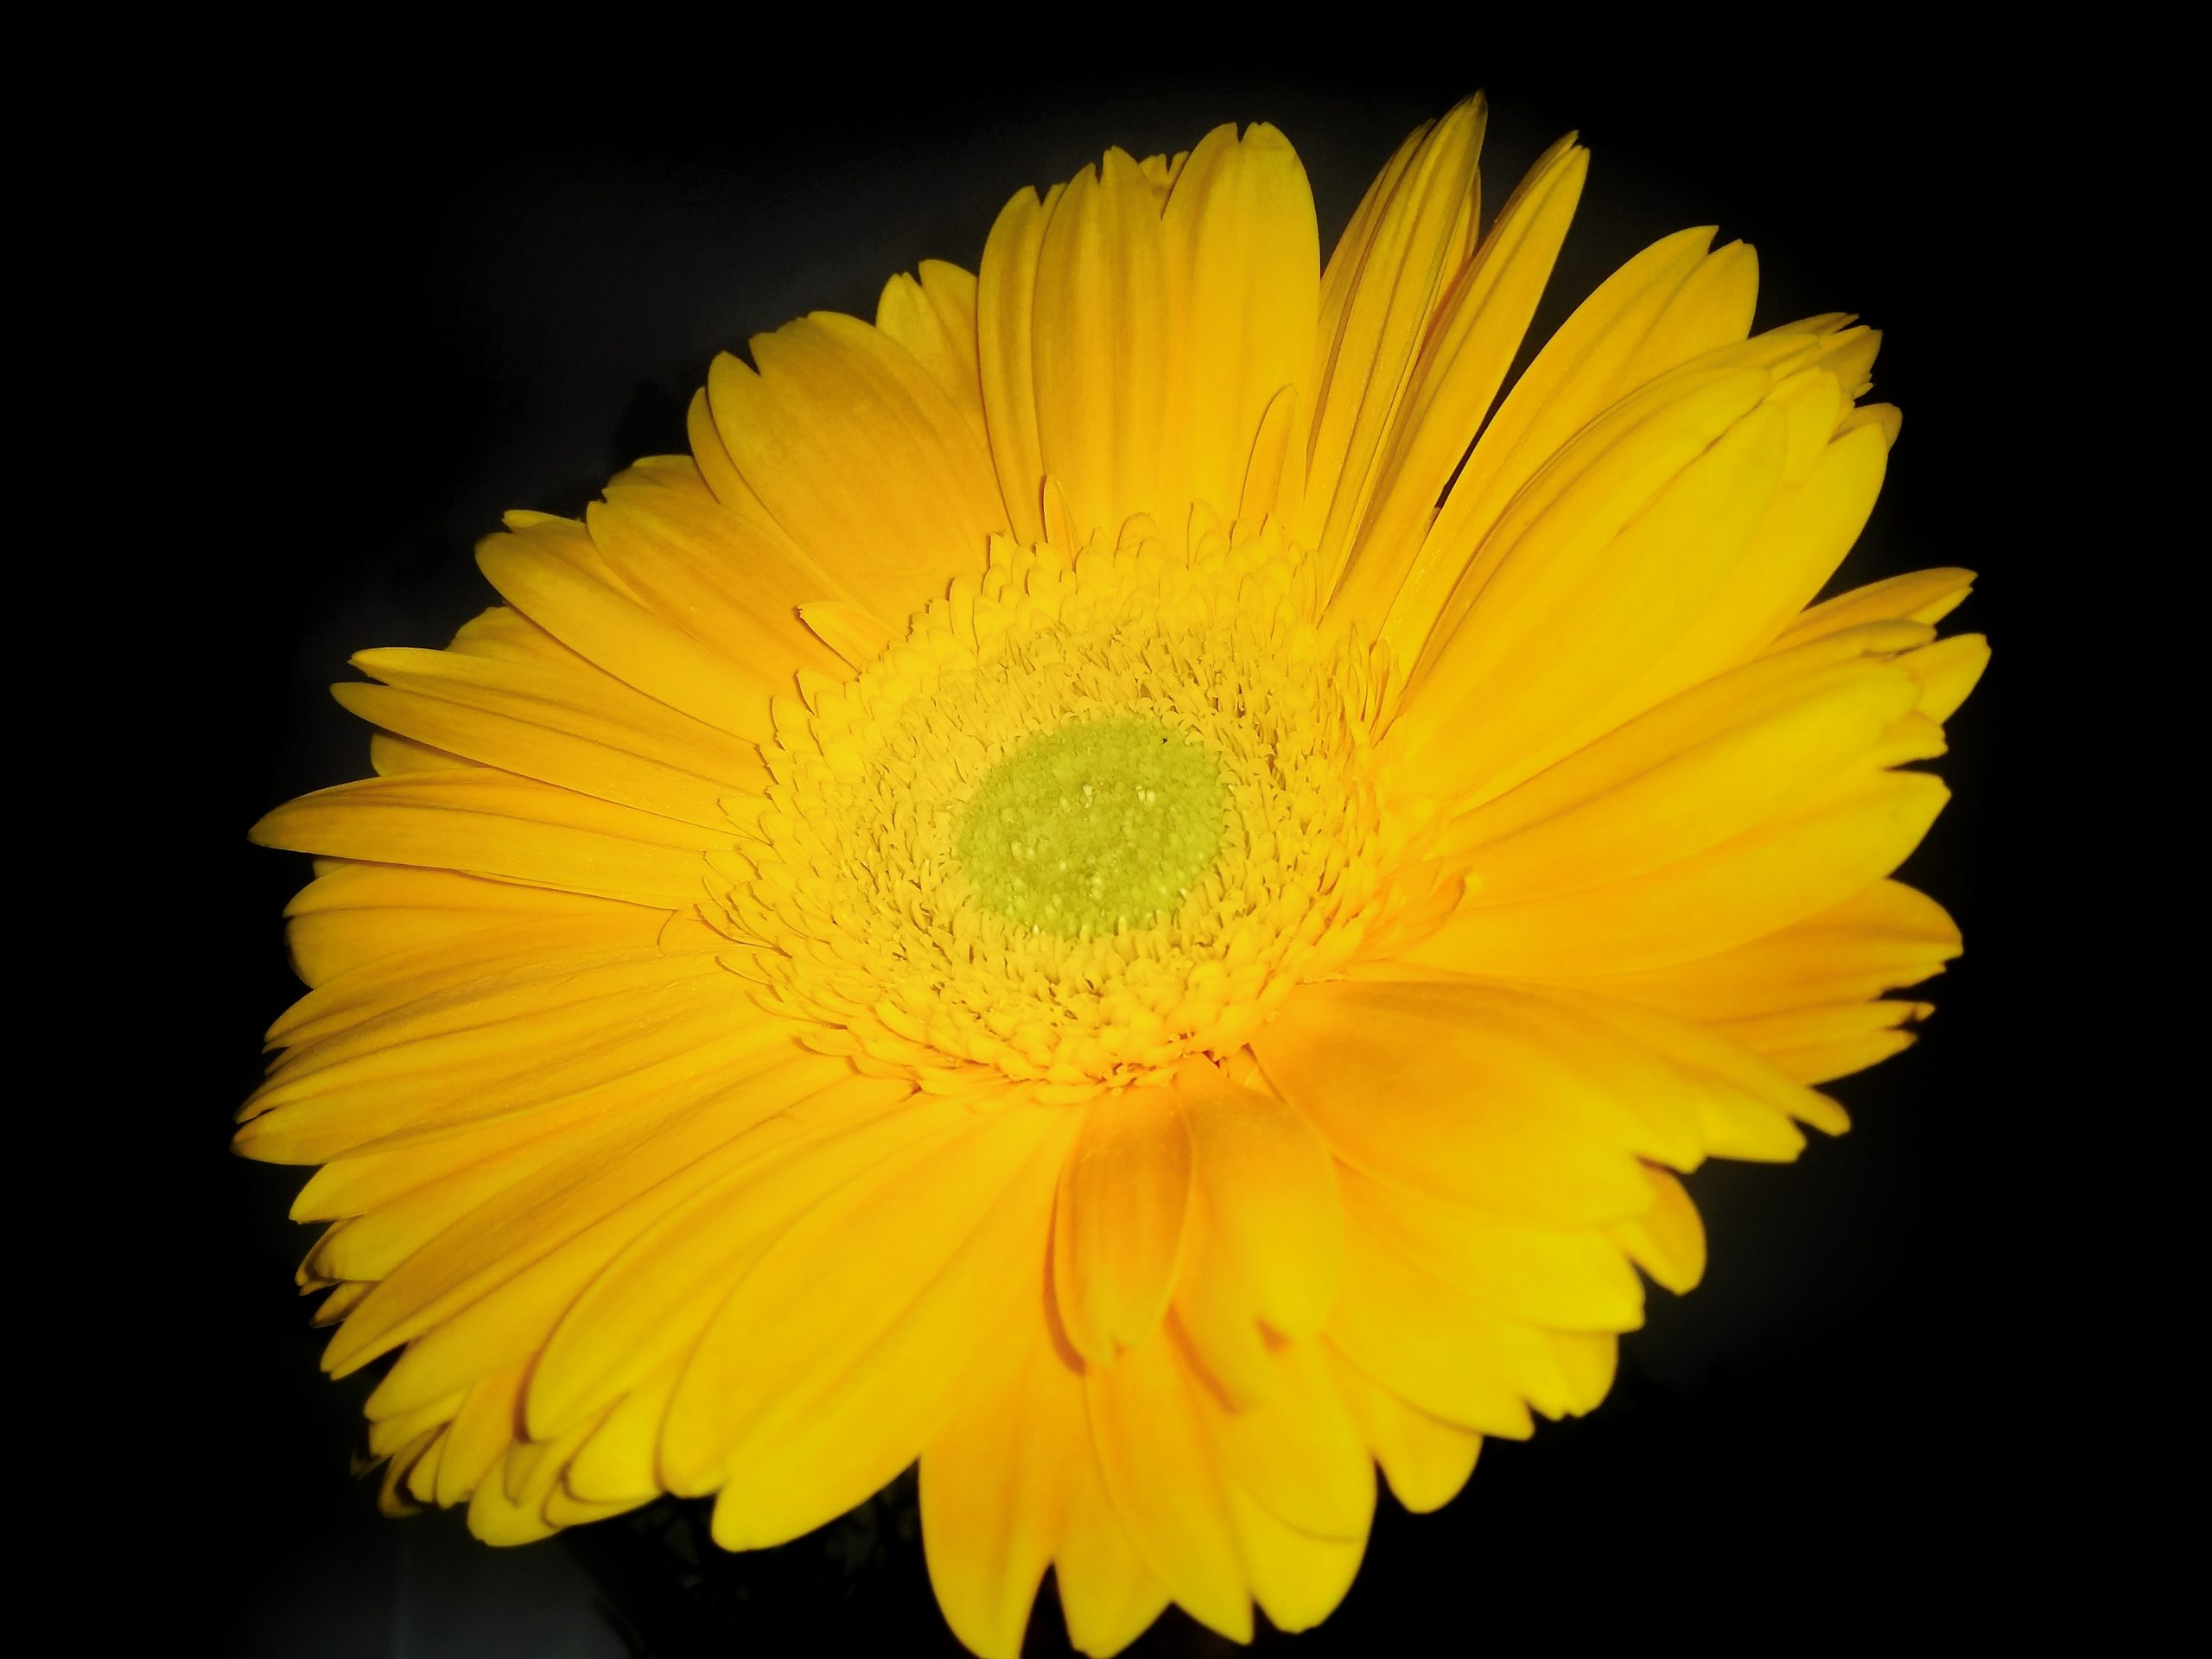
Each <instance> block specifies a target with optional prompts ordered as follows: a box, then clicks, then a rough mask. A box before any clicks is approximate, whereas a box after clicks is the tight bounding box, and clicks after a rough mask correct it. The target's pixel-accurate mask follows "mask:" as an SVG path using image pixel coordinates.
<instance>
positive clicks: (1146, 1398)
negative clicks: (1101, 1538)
mask: <svg viewBox="0 0 2212 1659" xmlns="http://www.w3.org/2000/svg"><path fill="white" fill-rule="evenodd" d="M1084 1383H1085V1385H1086V1395H1087V1397H1088V1400H1089V1403H1090V1433H1091V1443H1092V1445H1093V1446H1094V1447H1095V1448H1096V1452H1097V1455H1098V1467H1099V1470H1100V1472H1101V1473H1102V1474H1103V1476H1104V1478H1105V1484H1106V1490H1107V1491H1108V1493H1109V1495H1110V1496H1111V1497H1112V1498H1113V1500H1114V1510H1115V1513H1116V1514H1117V1515H1118V1516H1120V1517H1121V1519H1122V1525H1123V1526H1125V1527H1126V1528H1127V1529H1128V1535H1129V1539H1130V1541H1131V1542H1133V1543H1134V1544H1135V1546H1136V1549H1137V1553H1138V1554H1140V1555H1141V1556H1142V1557H1143V1558H1144V1560H1145V1564H1146V1565H1147V1567H1150V1568H1151V1569H1152V1571H1153V1573H1154V1575H1155V1576H1156V1577H1157V1578H1158V1579H1159V1580H1160V1583H1162V1584H1164V1585H1166V1586H1167V1592H1168V1593H1169V1594H1170V1595H1171V1596H1173V1598H1174V1599H1175V1601H1176V1603H1177V1605H1179V1606H1180V1607H1181V1608H1182V1609H1183V1611H1185V1612H1187V1613H1188V1614H1190V1615H1191V1617H1192V1618H1195V1619H1197V1620H1198V1623H1199V1624H1204V1625H1205V1626H1206V1627H1207V1628H1208V1629H1209V1630H1216V1631H1218V1632H1219V1633H1220V1634H1222V1635H1223V1636H1225V1637H1228V1638H1229V1639H1230V1641H1232V1642H1249V1641H1250V1640H1251V1639H1252V1604H1251V1599H1250V1597H1249V1594H1248V1592H1247V1591H1246V1589H1245V1580H1244V1567H1243V1560H1242V1558H1241V1557H1240V1555H1239V1554H1238V1552H1237V1548H1236V1532H1235V1529H1234V1527H1233V1524H1232V1523H1231V1522H1230V1517H1229V1512H1228V1508H1227V1503H1226V1500H1225V1499H1224V1497H1223V1495H1222V1491H1221V1481H1220V1477H1219V1475H1218V1473H1217V1471H1216V1470H1215V1468H1214V1464H1213V1453H1212V1451H1211V1446H1210V1445H1209V1444H1208V1441H1207V1438H1206V1433H1205V1425H1204V1423H1203V1422H1202V1421H1200V1419H1199V1417H1198V1402H1197V1401H1196V1400H1195V1399H1193V1398H1192V1388H1191V1383H1190V1380H1189V1378H1188V1376H1186V1375H1185V1371H1184V1370H1183V1367H1182V1365H1181V1364H1180V1363H1179V1360H1178V1359H1177V1357H1176V1353H1175V1349H1174V1345H1173V1342H1172V1341H1171V1339H1170V1336H1169V1334H1168V1332H1166V1331H1164V1330H1163V1331H1161V1332H1156V1333H1154V1337H1153V1339H1152V1340H1151V1341H1150V1342H1147V1343H1146V1344H1143V1345H1142V1346H1141V1347H1138V1348H1135V1349H1132V1350H1131V1351H1129V1352H1128V1353H1126V1354H1124V1355H1122V1357H1121V1358H1120V1359H1119V1360H1117V1361H1116V1363H1113V1364H1112V1365H1109V1366H1106V1367H1104V1368H1103V1369H1100V1368H1092V1369H1091V1370H1089V1371H1088V1372H1087V1373H1086V1375H1085V1376H1084Z"/></svg>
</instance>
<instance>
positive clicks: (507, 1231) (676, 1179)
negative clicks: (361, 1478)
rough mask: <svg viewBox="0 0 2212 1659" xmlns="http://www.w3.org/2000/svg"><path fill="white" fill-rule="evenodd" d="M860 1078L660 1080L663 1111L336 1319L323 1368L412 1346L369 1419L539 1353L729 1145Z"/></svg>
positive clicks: (560, 1166) (503, 1197)
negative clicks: (599, 1277)
mask: <svg viewBox="0 0 2212 1659" xmlns="http://www.w3.org/2000/svg"><path fill="white" fill-rule="evenodd" d="M850 1076H851V1073H850V1071H849V1070H847V1069H846V1068H845V1066H844V1065H843V1063H842V1061H839V1060H836V1059H835V1058H832V1057H830V1056H827V1055H816V1056H811V1057H808V1058H802V1059H798V1060H792V1061H788V1062H785V1064H783V1065H779V1066H777V1067H775V1068H774V1069H772V1070H771V1071H764V1072H761V1073H760V1074H759V1075H758V1076H755V1077H748V1078H745V1079H742V1080H741V1081H739V1082H736V1083H734V1084H731V1083H728V1082H725V1081H723V1080H721V1079H715V1080H714V1081H713V1082H712V1083H711V1084H709V1085H707V1086H705V1087H699V1086H697V1085H695V1086H694V1089H693V1090H692V1091H690V1092H688V1093H687V1092H684V1091H681V1090H677V1089H675V1088H672V1087H669V1086H667V1085H665V1084H664V1085H663V1086H662V1088H661V1089H660V1090H657V1091H655V1093H656V1094H657V1095H658V1099H657V1100H656V1102H655V1103H656V1104H657V1105H658V1106H660V1107H661V1108H662V1109H663V1110H664V1113H665V1117H662V1116H647V1117H646V1118H645V1122H642V1123H641V1124H640V1125H639V1127H638V1128H635V1129H633V1130H629V1131H628V1132H627V1133H626V1134H625V1132H624V1129H625V1127H626V1126H622V1125H620V1123H619V1122H618V1125H617V1127H616V1128H614V1129H613V1130H611V1131H610V1132H609V1133H608V1134H607V1135H604V1136H603V1137H594V1138H584V1137H579V1138H578V1140H577V1143H576V1144H575V1147H573V1148H572V1149H571V1152H570V1155H569V1156H568V1157H567V1158H565V1159H563V1160H560V1161H557V1162H556V1163H554V1164H551V1165H550V1166H547V1167H546V1168H545V1169H543V1170H542V1171H540V1172H538V1173H537V1174H535V1175H533V1176H532V1177H531V1178H530V1179H525V1180H523V1181H520V1182H518V1183H517V1184H516V1185H513V1186H512V1187H509V1188H508V1189H506V1190H505V1192H501V1193H499V1195H498V1196H497V1197H496V1198H493V1199H492V1200H491V1201H490V1202H489V1203H486V1204H485V1205H481V1206H480V1207H479V1208H478V1209H476V1210H474V1211H471V1212H470V1213H469V1214H468V1215H467V1217H464V1218H463V1220H462V1221H461V1222H460V1223H457V1224H454V1225H453V1226H449V1227H448V1228H446V1229H445V1230H443V1231H442V1232H440V1233H439V1234H438V1235H437V1236H435V1238H434V1239H432V1240H430V1241H429V1243H426V1244H425V1245H424V1246H423V1248H421V1249H417V1250H416V1252H415V1253H414V1254H413V1255H410V1256H409V1257H408V1258H407V1260H406V1261H405V1262H402V1263H401V1264H400V1265H399V1267H398V1268H396V1269H394V1270H393V1272H392V1274H391V1276H390V1277H389V1278H387V1279H385V1281H384V1282H383V1283H381V1284H380V1285H378V1287H377V1289H376V1291H375V1292H374V1293H373V1294H372V1295H371V1296H370V1297H369V1298H368V1299H367V1300H365V1301H364V1302H363V1303H362V1305H361V1306H360V1307H359V1310H357V1311H356V1312H355V1313H354V1314H353V1317H352V1318H351V1319H347V1320H346V1324H345V1325H342V1326H340V1330H339V1334H338V1336H337V1337H336V1338H334V1339H333V1341H332V1344H331V1348H330V1351H328V1352H327V1354H326V1355H325V1356H324V1363H325V1365H326V1366H327V1368H328V1369H330V1370H332V1371H334V1373H338V1374H341V1375H342V1374H343V1373H344V1372H346V1371H348V1370H353V1369H356V1368H358V1367H359V1366H360V1365H363V1364H365V1363H368V1361H369V1360H371V1359H372V1358H374V1357H376V1356H377V1355H378V1354H380V1353H385V1352H388V1351H390V1350H391V1348H393V1347H394V1346H396V1345H397V1344H401V1343H406V1344H409V1346H408V1349H407V1351H406V1352H405V1353H404V1354H403V1355H402V1356H401V1357H400V1358H399V1361H398V1363H396V1364H395V1365H394V1366H393V1367H392V1369H391V1370H390V1371H389V1372H387V1373H386V1374H385V1378H384V1381H383V1382H382V1383H378V1386H377V1390H376V1392H375V1393H374V1394H372V1395H371V1396H370V1401H369V1410H370V1414H371V1415H372V1416H388V1415H390V1414H392V1413H393V1412H396V1411H401V1410H404V1409H407V1408H410V1406H413V1405H416V1404H420V1403H421V1402H423V1401H425V1400H432V1399H437V1398H439V1397H441V1396H442V1395H446V1394H449V1393H451V1392H453V1391H454V1389H457V1388H461V1387H465V1386H467V1385H468V1384H470V1383H474V1382H475V1381H477V1380H478V1379H479V1378H480V1377H482V1376H488V1375H490V1374H491V1373H492V1372H493V1371H495V1370H499V1369H500V1368H501V1367H503V1366H505V1365H507V1364H510V1363H513V1362H514V1361H516V1360H518V1359H519V1358H522V1357H524V1356H526V1355H528V1354H531V1353H532V1352H534V1351H536V1350H537V1348H539V1347H540V1346H541V1345H542V1344H543V1343H544V1342H545V1340H546V1338H549V1337H550V1336H551V1334H552V1332H553V1329H554V1327H555V1325H557V1324H558V1323H559V1320H560V1317H561V1315H562V1314H563V1313H564V1312H566V1311H567V1309H568V1307H569V1305H570V1304H571V1303H573V1302H574V1301H575V1298H576V1296H577V1295H578V1294H579V1293H580V1292H582V1289H583V1288H584V1287H585V1286H586V1285H588V1284H589V1283H590V1282H591V1281H592V1279H593V1278H594V1276H595V1275H596V1274H598V1273H599V1272H600V1270H601V1269H602V1268H604V1267H605V1266H606V1265H607V1262H609V1261H610V1260H612V1259H613V1256H614V1255H617V1254H618V1253H619V1252H620V1250H621V1249H622V1248H623V1246H625V1245H626V1244H627V1243H629V1242H630V1240H631V1239H632V1238H634V1237H636V1236H637V1235H638V1234H639V1232H641V1231H642V1230H644V1229H645V1227H647V1226H648V1225H650V1224H652V1222H653V1221H654V1220H655V1219H656V1218H658V1216H659V1215H661V1214H662V1213H663V1212H664V1211H666V1210H667V1209H669V1208H671V1207H672V1206H674V1205H677V1204H678V1203H681V1202H682V1201H683V1198H685V1197H687V1196H688V1195H689V1194H690V1192H691V1191H693V1190H695V1188H696V1187H697V1186H699V1185H705V1184H706V1183H707V1182H708V1181H709V1180H711V1179H714V1178H715V1176H716V1175H717V1174H719V1173H721V1164H720V1163H718V1161H717V1160H718V1159H721V1158H731V1157H741V1156H742V1155H743V1154H742V1153H735V1154H733V1153H732V1151H731V1150H730V1149H731V1148H732V1147H733V1146H734V1144H735V1143H736V1142H738V1141H739V1140H740V1138H741V1136H742V1135H744V1134H745V1132H746V1131H747V1129H749V1128H753V1126H754V1125H756V1124H758V1123H760V1122H763V1121H764V1120H766V1119H768V1118H770V1117H772V1116H774V1115H775V1114H776V1113H778V1112H779V1111H781V1110H784V1109H788V1108H790V1107H791V1106H792V1105H794V1104H795V1103H798V1101H801V1100H804V1099H805V1098H806V1097H807V1096H810V1095H813V1094H815V1093H817V1091H819V1090H823V1089H826V1088H829V1087H830V1086H831V1085H832V1084H836V1082H838V1080H839V1079H840V1078H841V1077H843V1078H849V1077H850ZM687 1108H689V1109H687Z"/></svg>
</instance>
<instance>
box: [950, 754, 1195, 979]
mask: <svg viewBox="0 0 2212 1659" xmlns="http://www.w3.org/2000/svg"><path fill="white" fill-rule="evenodd" d="M1228 810H1229V793H1228V788H1227V785H1226V784H1225V783H1224V779H1223V778H1222V774H1221V768H1220V767H1219V766H1217V765H1216V764H1215V762H1214V760H1213V758H1212V756H1211V755H1210V754H1209V753H1207V752H1206V751H1205V749H1204V748H1203V747H1200V746H1199V745H1198V744H1197V743H1194V742H1192V741H1191V740H1190V739H1189V738H1187V737H1185V736H1184V735H1183V734H1181V733H1179V732H1176V731H1173V730H1171V729H1170V728H1168V727H1166V726H1165V725H1163V724H1161V723H1160V721H1158V720H1156V719H1154V718H1153V717H1152V716H1151V715H1146V714H1137V713H1117V714H1110V715H1105V716H1103V718H1098V719H1092V720H1084V721H1076V722H1074V723H1072V724H1070V725H1065V726H1062V727H1059V728H1057V729H1055V730H1052V731H1046V732H1039V733H1037V734H1033V736H1031V737H1029V738H1028V739H1027V740H1026V741H1023V742H1021V743H1020V745H1019V746H1017V747H1015V748H1014V751H1013V753H1010V754H1008V755H1007V756H1006V757H1005V758H1004V759H1003V760H1001V761H1000V762H999V763H998V764H997V765H996V766H993V767H992V768H991V769H990V771H989V772H986V773H985V774H984V775H983V778H982V781H981V782H979V783H978V784H977V785H976V792H975V794H974V795H973V796H972V797H971V798H969V803H968V805H967V808H966V810H964V811H963V813H962V815H961V817H960V822H959V825H958V828H957V830H956V831H955V838H954V846H955V851H956V855H957V857H958V859H959V861H960V867H961V869H962V872H963V874H965V875H966V876H967V878H968V880H969V886H970V887H971V888H972V889H973V891H974V893H975V896H976V901H977V902H978V903H979V904H981V905H982V906H984V907H985V908H986V909H988V910H989V911H991V912H994V913H995V914H996V915H999V916H1001V917H1003V918H1006V919H1007V921H1010V922H1014V923H1015V924H1017V925H1020V926H1023V927H1027V928H1028V929H1030V930H1031V931H1033V932H1040V933H1050V934H1052V935H1055V936H1057V937H1058V938H1088V937H1090V936H1092V935H1096V934H1107V933H1114V932H1117V931H1121V930H1122V929H1125V928H1130V927H1148V926H1150V925H1152V924H1153V923H1154V922H1155V921H1157V920H1159V919H1160V918H1162V917H1164V916H1168V915H1172V914H1173V912H1174V911H1175V909H1176V908H1177V906H1179V905H1180V904H1181V903H1182V900H1183V899H1184V896H1185V894H1187V893H1189V892H1190V889H1191V887H1192V883H1194V882H1195V881H1197V880H1198V879H1199V878H1200V877H1201V876H1203V875H1204V874H1205V872H1206V870H1207V869H1208V868H1210V867H1211V865H1212V863H1213V861H1214V858H1215V855H1217V853H1218V852H1219V851H1220V850H1221V838H1222V830H1223V827H1224V822H1223V821H1224V815H1225V814H1226V813H1227V811H1228Z"/></svg>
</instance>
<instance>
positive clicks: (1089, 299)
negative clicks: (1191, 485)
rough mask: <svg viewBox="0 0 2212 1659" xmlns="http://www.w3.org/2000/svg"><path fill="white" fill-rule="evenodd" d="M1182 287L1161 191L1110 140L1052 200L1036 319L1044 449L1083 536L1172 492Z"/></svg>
mask: <svg viewBox="0 0 2212 1659" xmlns="http://www.w3.org/2000/svg"><path fill="white" fill-rule="evenodd" d="M984 257H985V262H986V267H987V269H986V273H985V275H986V279H987V280H988V277H989V275H990V272H989V270H988V264H989V258H990V256H989V254H988V251H986V253H985V256H984ZM1178 300H1179V287H1178V284H1177V283H1176V282H1175V280H1174V278H1173V276H1172V275H1171V272H1170V270H1169V265H1168V258H1167V248H1166V235H1165V232H1164V231H1163V229H1162V226H1161V224H1160V202H1159V198H1158V197H1157V196H1156V195H1155V194H1154V191H1153V188H1152V186H1151V184H1150V183H1149V182H1148V181H1147V180H1146V178H1145V176H1144V174H1143V172H1142V170H1141V168H1139V167H1138V165H1137V163H1136V162H1135V160H1134V159H1133V158H1132V157H1131V156H1128V155H1127V154H1125V153H1124V152H1122V151H1121V150H1118V149H1114V150H1109V151H1108V152H1107V154H1106V158H1105V160H1104V162H1103V163H1101V165H1100V166H1099V167H1097V168H1084V171H1082V172H1081V173H1079V174H1077V175H1076V177H1075V178H1074V180H1073V181H1071V182H1070V183H1069V185H1068V187H1067V188H1066V190H1065V192H1064V193H1062V194H1060V195H1059V197H1058V200H1057V201H1056V202H1055V203H1054V204H1053V206H1052V210H1051V215H1050V219H1049V220H1048V222H1047V223H1046V226H1045V232H1044V237H1043V240H1042V243H1041V245H1039V249H1038V252H1037V276H1036V296H1035V302H1034V303H1035V309H1034V312H1033V316H1032V323H1031V327H1032V330H1033V340H1032V343H1031V363H1032V366H1033V372H1034V373H1035V376H1036V393H1035V396H1036V418H1037V434H1038V440H1039V455H1040V457H1041V460H1042V462H1043V471H1045V472H1046V473H1050V474H1052V476H1054V477H1055V478H1057V479H1058V480H1060V483H1061V485H1062V486H1063V487H1064V488H1065V490H1066V492H1067V499H1068V505H1069V508H1070V510H1071V512H1073V514H1074V517H1075V530H1076V533H1077V536H1078V537H1083V536H1088V535H1089V533H1090V531H1094V530H1105V531H1109V532H1110V531H1114V530H1116V529H1118V528H1119V526H1120V525H1121V524H1122V520H1123V519H1125V518H1128V517H1129V516H1130V515H1131V514H1132V513H1139V512H1158V511H1160V509H1161V508H1162V507H1164V506H1166V505H1167V504H1168V499H1169V498H1168V497H1167V496H1166V494H1164V493H1163V492H1162V487H1161V480H1162V468H1163V465H1164V464H1166V461H1167V446H1168V440H1169V433H1168V431H1167V423H1168V419H1169V416H1170V415H1171V413H1172V412H1173V410H1174V409H1175V408H1176V407H1177V404H1178V394H1179V363H1178V361H1177V346H1178V344H1179V342H1178V340H1177V339H1176V337H1175V335H1174V334H1173V332H1172V330H1173V327H1174V326H1175V325H1176V323H1177V322H1178V321H1179V316H1178ZM987 350H988V347H987ZM988 384H989V383H988V379H987V380H986V395H987V396H988ZM995 441H996V437H995V433H994V442H995ZM1174 464H1175V466H1176V467H1178V469H1179V467H1180V464H1181V462H1180V457H1179V456H1178V457H1176V458H1175V461H1174ZM1176 499H1178V500H1180V499H1185V498H1182V497H1177V498H1176Z"/></svg>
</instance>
